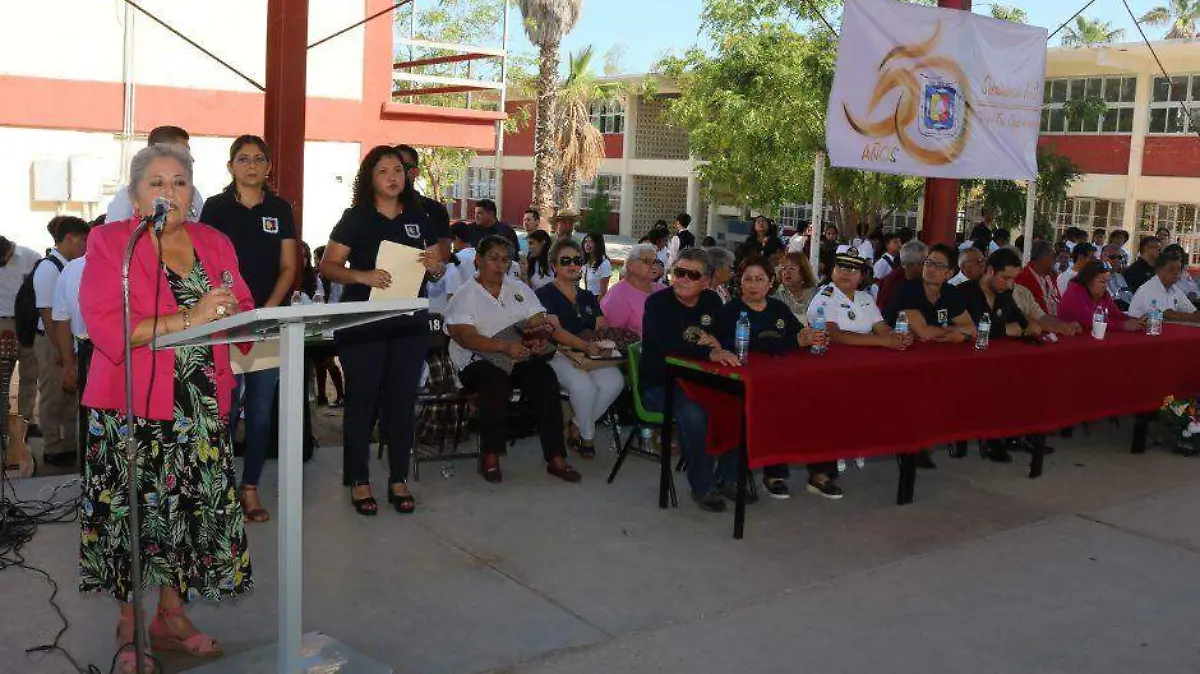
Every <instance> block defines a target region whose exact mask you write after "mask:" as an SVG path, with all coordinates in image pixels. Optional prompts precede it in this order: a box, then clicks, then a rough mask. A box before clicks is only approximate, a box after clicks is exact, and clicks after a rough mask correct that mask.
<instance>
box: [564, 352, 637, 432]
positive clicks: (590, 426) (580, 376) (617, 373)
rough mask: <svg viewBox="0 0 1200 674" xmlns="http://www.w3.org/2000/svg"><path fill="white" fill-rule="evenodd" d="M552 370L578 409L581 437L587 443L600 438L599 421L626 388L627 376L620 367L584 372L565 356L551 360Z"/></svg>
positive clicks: (577, 423)
mask: <svg viewBox="0 0 1200 674" xmlns="http://www.w3.org/2000/svg"><path fill="white" fill-rule="evenodd" d="M550 367H551V368H552V369H553V370H554V374H555V375H557V376H558V384H559V386H562V387H563V388H564V389H566V391H567V397H569V398H570V399H571V407H572V408H574V410H575V425H576V426H578V427H579V435H580V436H581V437H582V438H583V439H584V440H587V441H589V442H590V441H592V440H594V439H595V437H596V420H597V419H599V418H600V417H602V416H604V412H605V410H607V409H608V406H609V405H612V404H613V401H614V400H616V399H617V396H619V395H621V390H622V389H624V388H625V377H624V375H622V374H621V368H619V367H602V368H600V369H599V370H592V371H591V372H584V371H583V370H580V369H579V368H577V367H575V365H574V364H573V363H572V362H571V359H570V358H567V357H566V356H564V355H562V354H561V353H556V354H554V358H552V359H550Z"/></svg>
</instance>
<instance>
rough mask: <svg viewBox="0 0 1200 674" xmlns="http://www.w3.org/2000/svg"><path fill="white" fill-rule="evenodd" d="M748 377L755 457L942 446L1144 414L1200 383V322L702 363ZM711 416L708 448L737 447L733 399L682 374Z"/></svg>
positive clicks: (762, 460)
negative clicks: (1044, 338) (1045, 338)
mask: <svg viewBox="0 0 1200 674" xmlns="http://www.w3.org/2000/svg"><path fill="white" fill-rule="evenodd" d="M698 365H699V366H700V367H702V368H703V369H705V370H708V371H710V372H714V373H719V374H729V373H732V372H736V373H737V374H738V375H739V376H740V377H741V379H742V380H743V381H744V383H745V388H746V409H748V410H749V411H750V416H749V419H748V420H747V424H746V434H747V447H746V450H747V455H748V457H749V460H750V466H751V467H754V468H758V467H761V466H764V465H771V464H776V463H810V462H815V461H831V460H834V459H838V458H850V457H857V456H872V455H884V454H897V453H908V452H914V451H917V450H920V449H925V448H928V447H932V446H936V445H939V444H943V443H948V442H954V441H958V440H968V439H974V438H996V437H1008V436H1014V435H1025V434H1034V433H1050V432H1053V431H1056V430H1058V429H1061V428H1064V427H1067V426H1071V425H1074V424H1077V423H1080V422H1083V421H1089V420H1093V419H1099V418H1104V417H1108V416H1115V415H1121V414H1133V413H1138V412H1148V411H1151V410H1154V409H1157V408H1158V407H1159V406H1160V405H1161V404H1162V401H1163V398H1164V397H1165V396H1167V395H1175V396H1184V395H1194V394H1196V393H1197V392H1200V329H1198V328H1192V327H1187V326H1180V325H1167V326H1165V330H1164V334H1163V335H1161V336H1159V337H1147V336H1146V335H1144V334H1140V333H1132V334H1130V333H1109V335H1108V339H1106V340H1104V341H1097V340H1094V339H1092V338H1090V337H1086V336H1081V337H1074V338H1062V339H1060V341H1059V343H1057V344H1047V345H1045V346H1040V347H1039V346H1034V345H1030V344H1027V343H1024V342H1021V341H1014V340H1007V339H1000V340H993V341H992V344H991V347H990V348H989V349H988V350H987V351H984V352H976V351H974V350H973V349H972V348H971V347H970V346H968V345H950V344H916V345H914V346H913V348H912V349H910V350H909V351H907V352H898V351H892V350H890V349H881V348H868V347H853V346H843V345H832V346H830V348H829V352H828V353H827V354H826V355H824V356H813V355H811V354H809V353H807V352H802V353H793V354H790V355H787V356H769V355H763V354H751V355H750V358H749V362H748V363H747V364H746V365H745V366H744V367H740V368H727V367H718V366H715V365H713V364H712V363H703V364H698ZM684 387H685V389H686V391H687V392H688V395H689V396H691V397H692V398H693V399H695V400H696V401H697V402H699V403H700V404H701V405H703V406H704V408H705V410H707V412H708V415H709V432H708V446H709V451H712V452H720V451H724V450H727V449H729V448H731V447H736V446H737V444H738V442H739V441H740V432H741V427H740V424H741V419H742V405H741V403H740V401H739V400H738V399H737V397H736V396H733V395H730V394H727V393H721V392H718V391H714V390H713V389H710V388H706V387H703V386H700V385H697V384H695V383H692V382H684Z"/></svg>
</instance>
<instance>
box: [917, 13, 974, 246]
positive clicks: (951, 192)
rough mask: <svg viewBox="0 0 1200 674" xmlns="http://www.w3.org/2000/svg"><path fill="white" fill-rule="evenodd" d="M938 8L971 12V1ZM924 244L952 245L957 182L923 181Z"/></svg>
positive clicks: (955, 218)
mask: <svg viewBox="0 0 1200 674" xmlns="http://www.w3.org/2000/svg"><path fill="white" fill-rule="evenodd" d="M938 7H945V8H947V9H961V10H963V11H967V12H969V11H971V0H938ZM921 228H922V230H923V232H924V236H923V238H924V239H925V242H926V243H929V244H934V243H946V244H953V243H954V233H955V230H956V229H957V228H958V181H957V180H947V179H943V178H929V179H927V180H926V181H925V217H924V220H923V221H922V223H921Z"/></svg>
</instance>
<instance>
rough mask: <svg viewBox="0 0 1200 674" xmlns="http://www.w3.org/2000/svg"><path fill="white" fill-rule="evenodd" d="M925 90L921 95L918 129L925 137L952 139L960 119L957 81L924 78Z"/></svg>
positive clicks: (960, 102) (957, 130)
mask: <svg viewBox="0 0 1200 674" xmlns="http://www.w3.org/2000/svg"><path fill="white" fill-rule="evenodd" d="M924 80H925V82H924V84H925V92H924V95H923V96H921V118H920V119H921V123H920V125H919V126H918V129H919V130H920V132H921V135H922V136H925V137H926V138H948V139H951V140H953V139H954V137H955V136H956V135H958V132H959V130H960V129H959V124H960V121H961V120H962V112H961V110H960V108H961V107H962V105H961V104H962V97H961V96H959V95H958V83H957V82H948V81H945V80H934V79H930V78H924Z"/></svg>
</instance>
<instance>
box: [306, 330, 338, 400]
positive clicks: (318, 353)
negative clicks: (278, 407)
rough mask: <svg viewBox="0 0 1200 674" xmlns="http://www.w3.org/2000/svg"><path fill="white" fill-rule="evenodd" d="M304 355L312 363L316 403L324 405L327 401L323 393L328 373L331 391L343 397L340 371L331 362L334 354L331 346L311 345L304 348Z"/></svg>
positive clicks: (335, 364)
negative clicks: (315, 381) (315, 380)
mask: <svg viewBox="0 0 1200 674" xmlns="http://www.w3.org/2000/svg"><path fill="white" fill-rule="evenodd" d="M304 352H305V355H306V356H307V357H308V360H309V362H310V363H312V366H313V371H314V372H315V374H316V378H317V404H318V405H324V404H326V403H328V402H329V400H328V399H327V396H326V394H325V378H326V376H327V375H328V377H329V379H330V380H331V381H333V391H334V395H336V396H337V398H339V399H341V398H344V397H345V395H346V392H345V390H344V387H343V386H342V371H341V370H339V369H338V366H337V363H335V362H333V357H334V356H335V355H336V352H335V351H334V348H333V347H332V346H326V345H324V344H320V345H313V346H309V347H307V348H305V350H304Z"/></svg>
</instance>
